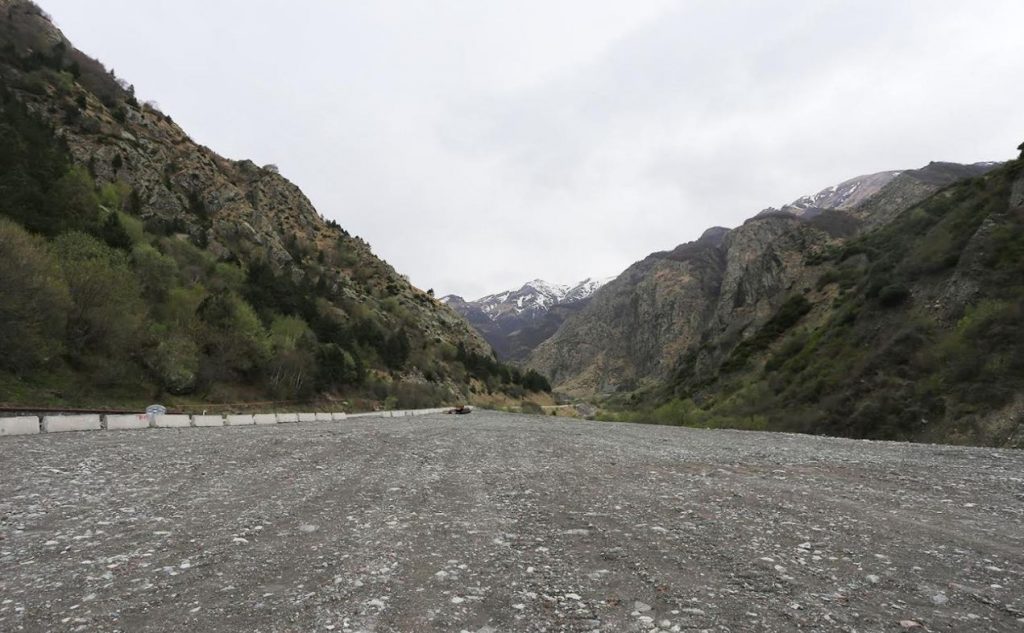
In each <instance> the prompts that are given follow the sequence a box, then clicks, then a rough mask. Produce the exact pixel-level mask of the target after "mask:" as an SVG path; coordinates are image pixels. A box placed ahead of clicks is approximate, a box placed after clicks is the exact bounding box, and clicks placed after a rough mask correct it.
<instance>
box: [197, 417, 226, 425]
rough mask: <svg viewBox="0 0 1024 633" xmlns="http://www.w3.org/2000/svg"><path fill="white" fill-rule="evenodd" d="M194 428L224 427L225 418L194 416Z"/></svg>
mask: <svg viewBox="0 0 1024 633" xmlns="http://www.w3.org/2000/svg"><path fill="white" fill-rule="evenodd" d="M192 425H193V426H224V416H222V415H193V416H192Z"/></svg>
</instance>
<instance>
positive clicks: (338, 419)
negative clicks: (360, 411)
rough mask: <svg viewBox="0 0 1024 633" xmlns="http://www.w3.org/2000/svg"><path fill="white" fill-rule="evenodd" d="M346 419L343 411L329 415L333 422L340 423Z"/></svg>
mask: <svg viewBox="0 0 1024 633" xmlns="http://www.w3.org/2000/svg"><path fill="white" fill-rule="evenodd" d="M346 417H347V416H346V415H345V412H344V411H335V412H334V413H332V414H331V419H332V420H334V421H335V422H341V421H342V420H344V419H345V418H346Z"/></svg>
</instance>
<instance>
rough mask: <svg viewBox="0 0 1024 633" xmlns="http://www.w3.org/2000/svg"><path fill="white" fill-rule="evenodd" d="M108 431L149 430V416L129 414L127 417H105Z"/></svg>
mask: <svg viewBox="0 0 1024 633" xmlns="http://www.w3.org/2000/svg"><path fill="white" fill-rule="evenodd" d="M103 419H104V420H106V422H107V430H108V431H124V430H127V429H148V428H149V416H148V415H146V414H145V413H128V414H125V415H105V416H103Z"/></svg>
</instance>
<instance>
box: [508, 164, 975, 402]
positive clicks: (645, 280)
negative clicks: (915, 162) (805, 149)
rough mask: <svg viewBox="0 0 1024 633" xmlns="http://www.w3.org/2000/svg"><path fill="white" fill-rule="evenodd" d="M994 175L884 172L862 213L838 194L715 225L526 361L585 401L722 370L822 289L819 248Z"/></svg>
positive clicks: (570, 323) (611, 288)
mask: <svg viewBox="0 0 1024 633" xmlns="http://www.w3.org/2000/svg"><path fill="white" fill-rule="evenodd" d="M991 168H992V165H988V164H984V165H974V166H965V165H951V164H947V163H933V164H930V165H928V166H926V167H924V168H922V169H919V170H911V171H905V172H902V173H899V174H896V175H892V177H888V176H886V177H881V176H878V175H874V176H871V177H867V178H868V180H869V181H870V182H874V183H875V184H877V183H878V182H879V181H880V180H885V181H886V182H885V184H884V185H883V186H880V187H873V188H874V193H873V194H872V195H869V196H866V197H863V198H860V200H859V203H858V204H857V205H856V206H854V207H852V208H840V207H844V205H843V204H842V203H841V202H839V203H837V201H840V200H843V201H845V200H850V199H851V196H845V197H844V196H838V197H836V196H833V197H832V198H831V201H832V203H834V204H835V208H825V207H827V206H828V204H827V202H828V200H826V199H825V198H826V197H825V196H820V195H819V196H815V197H814V198H817V199H818V203H817V204H818V205H819V206H817V207H815V209H816V211H815V212H814V213H811V214H806V213H805V214H801V215H796V214H794V213H793V212H789V211H783V210H773V211H771V212H767V213H766V212H762V213H761V214H759V215H758V216H756V217H754V218H752V219H751V220H748V221H747V222H746V223H744V224H743V225H742V226H740V227H738V228H736V229H732V230H727V229H722V228H715V229H711V230H709V231H707V232H706V233H705V234H704V235H703V236H702V237H701V238H700V239H699V240H697V241H696V242H692V243H689V244H684V245H682V246H679V247H677V248H676V249H674V250H672V251H666V252H661V253H654V254H652V255H650V256H648V257H647V258H645V259H644V260H642V261H640V262H637V263H636V264H634V265H633V266H631V267H630V268H628V269H627V270H626V271H625V272H624V273H623V274H622V275H620V276H619V277H618V278H616V279H615V280H614V281H612V282H610V283H609V284H608V285H606V286H605V287H603V288H602V289H600V290H599V291H598V292H597V293H595V294H594V296H593V298H592V299H591V301H590V303H589V304H588V305H587V306H586V307H585V308H584V309H583V310H581V311H580V312H579V313H578V314H576V315H574V316H572V317H570V318H569V319H568V320H567V321H566V322H565V323H564V324H563V326H562V327H561V329H559V331H558V332H557V333H556V334H555V335H554V336H552V337H551V338H550V339H548V340H547V341H546V342H544V343H543V344H541V345H540V346H539V347H538V348H537V349H536V350H535V351H534V353H533V354H532V355H531V356H530V359H529V360H528V363H527V366H529V367H532V368H535V369H537V370H538V371H540V372H541V373H544V374H545V375H547V376H549V377H550V378H551V380H552V384H554V385H555V387H556V388H557V389H559V390H561V391H563V392H566V393H569V394H572V395H579V396H586V395H594V394H611V393H616V392H628V391H632V390H634V389H637V388H640V387H644V386H649V385H656V384H660V383H661V382H662V381H664V380H666V379H667V378H669V376H670V375H672V373H673V372H674V371H675V369H676V367H677V365H678V364H679V362H680V359H683V358H687V359H691V360H690V361H689V362H691V364H693V365H694V366H695V367H697V368H698V369H701V370H703V369H704V368H714V367H717V365H718V363H720V362H722V360H723V358H724V356H725V355H726V354H727V353H728V352H729V351H730V350H731V349H732V348H733V347H735V346H736V345H737V344H739V342H740V341H741V340H743V339H745V338H747V337H750V336H752V335H753V333H754V332H756V331H758V329H759V328H761V327H762V326H763V325H764V324H765V323H766V322H768V320H769V319H770V318H772V316H773V315H774V314H775V313H776V311H777V310H778V309H779V308H780V306H782V305H783V303H784V302H785V301H786V299H787V297H788V296H789V295H790V294H792V293H793V292H800V291H802V290H805V289H811V288H813V287H814V285H815V283H816V280H817V279H818V276H819V272H818V270H817V268H816V264H815V258H817V257H820V253H824V252H826V251H827V250H828V249H830V248H835V247H838V246H839V245H841V244H843V243H845V242H846V241H847V240H849V239H851V238H852V237H853V236H855V235H857V234H859V233H860V232H862V231H865V230H869V229H870V228H871V227H872V226H874V225H875V224H879V223H881V224H884V222H885V221H887V220H888V219H891V218H892V217H893V216H895V215H896V214H897V213H898V212H899V210H901V209H905V208H907V207H908V206H909V205H911V204H913V203H915V202H919V201H921V200H923V199H925V198H926V197H928V196H929V195H931V194H933V193H935V192H936V191H938V190H940V189H941V188H942V187H943V186H946V185H948V184H950V183H952V182H955V181H956V180H958V179H961V178H965V177H969V176H972V175H977V174H981V173H984V172H985V171H987V170H989V169H991ZM848 182H852V181H848ZM835 189H838V188H832V190H833V191H834V190H835ZM826 191H828V190H826ZM814 198H810V199H814ZM798 202H799V201H798ZM797 206H798V204H797V203H794V205H789V207H790V208H796V207H797ZM879 218H882V219H881V220H880V219H879Z"/></svg>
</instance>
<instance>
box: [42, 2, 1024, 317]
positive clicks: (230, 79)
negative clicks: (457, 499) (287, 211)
mask: <svg viewBox="0 0 1024 633" xmlns="http://www.w3.org/2000/svg"><path fill="white" fill-rule="evenodd" d="M43 4H44V8H46V9H47V10H48V11H50V12H51V13H52V14H53V15H54V16H55V19H56V20H57V22H58V24H60V25H61V26H62V27H63V28H64V29H65V31H66V32H67V34H68V35H69V37H71V38H72V40H74V41H75V42H76V43H77V44H78V45H79V46H80V47H82V48H83V49H84V50H86V51H87V52H90V53H92V54H94V55H96V56H98V57H99V58H100V59H101V60H103V61H104V62H105V63H106V64H107V65H108V66H111V67H113V68H115V69H117V71H118V74H119V75H121V76H124V77H126V78H128V79H129V80H130V81H132V82H134V83H135V85H136V88H137V91H138V94H139V96H140V97H141V98H143V99H156V100H158V101H159V102H160V103H161V105H162V107H163V108H164V109H165V110H166V111H167V112H168V113H170V114H171V115H173V116H174V117H175V119H176V120H178V121H179V122H180V123H182V125H183V126H184V127H185V128H186V130H188V131H189V132H190V133H192V134H193V136H194V137H195V138H196V139H197V140H198V141H199V142H202V143H204V144H207V145H209V146H210V147H212V148H214V149H215V150H217V151H219V152H221V153H223V154H225V155H227V156H229V157H233V158H242V157H251V158H253V159H254V160H256V161H257V162H273V163H276V164H278V165H279V166H280V167H281V170H282V172H283V173H284V174H285V175H286V176H288V177H290V178H291V179H293V180H294V181H295V182H296V183H297V184H299V186H301V187H302V188H303V189H304V190H305V191H306V193H307V194H308V195H309V196H310V198H311V199H312V200H313V202H314V204H316V205H317V208H318V209H319V210H320V211H321V213H323V214H324V215H326V216H327V217H331V218H334V219H337V220H338V221H339V222H340V223H341V224H342V225H343V226H345V227H346V228H348V229H349V230H350V231H352V232H354V233H356V234H359V235H361V236H363V237H365V238H366V239H367V240H368V241H369V242H370V243H371V244H372V245H373V247H374V249H375V251H376V252H377V253H378V254H381V255H382V256H384V257H385V258H386V259H387V260H388V261H390V262H391V263H392V264H394V265H395V266H396V268H398V269H399V270H400V271H402V272H404V273H406V274H409V275H410V277H411V279H412V280H413V282H414V283H416V284H417V285H419V286H421V287H424V288H426V287H434V288H435V289H436V290H438V291H439V292H444V293H447V292H458V293H460V294H464V295H466V296H470V297H475V296H479V295H481V294H484V293H485V292H490V291H494V290H498V289H502V288H505V287H508V286H512V285H515V284H517V283H520V282H522V281H524V280H526V279H530V278H533V277H543V278H546V279H550V280H552V281H561V282H565V281H574V280H578V279H582V278H583V277H587V276H606V275H611V274H615V273H617V272H620V271H621V270H622V269H624V268H625V267H626V266H628V265H629V264H630V263H631V262H633V261H634V260H636V259H639V258H641V257H643V256H645V255H646V254H647V253H649V252H651V251H654V250H662V249H666V248H671V247H672V246H674V245H675V244H677V243H679V242H683V241H687V240H690V239H693V238H695V237H696V236H698V235H699V234H700V233H701V232H702V231H703V229H705V228H706V227H707V226H710V225H712V224H720V225H727V226H728V225H735V224H737V223H739V222H741V221H742V220H743V219H744V218H746V217H748V216H749V215H751V214H752V213H754V212H756V211H758V210H759V209H761V208H763V207H765V206H768V205H776V206H777V205H779V204H782V203H785V202H788V201H789V200H792V199H794V198H796V197H798V196H800V195H803V194H805V193H811V192H814V191H816V190H818V189H820V188H823V187H825V186H828V185H830V184H833V183H835V182H838V181H841V180H844V179H846V178H848V177H851V176H854V175H857V174H860V173H867V172H873V171H879V170H883V169H893V168H905V167H915V166H919V165H922V164H924V163H926V162H928V161H929V160H956V161H963V162H969V161H977V160H994V159H1004V158H1008V157H1010V156H1011V155H1012V153H1013V151H1012V148H1013V147H1014V146H1016V144H1017V143H1019V142H1020V140H1022V139H1021V138H1018V137H1019V136H1021V135H1022V134H1024V111H1022V110H1021V109H1020V107H1019V104H1020V103H1021V102H1022V101H1024V84H1022V83H1021V82H1020V78H1021V77H1024V43H1022V40H1021V38H1020V37H1019V33H1018V30H1019V25H1020V24H1024V5H1022V4H1021V3H1019V2H1017V1H1015V0H1002V1H1000V0H995V1H992V2H987V3H985V4H984V6H983V7H981V6H978V5H970V4H968V3H962V2H953V1H950V0H928V1H924V0H909V1H906V2H899V3H892V2H881V1H879V0H868V1H862V2H858V3H850V2H837V1H821V0H815V1H813V2H812V1H809V0H808V1H803V2H770V3H768V2H763V1H754V0H741V1H738V2H730V3H722V2H711V1H709V0H700V1H695V2H688V3H685V4H683V3H673V2H669V1H667V0H649V1H645V2H630V3H620V2H603V1H598V0H590V1H583V0H571V1H559V2H549V1H540V0H530V1H517V2H497V1H496V2H488V3H476V2H459V1H455V0H450V1H427V0H422V1H408V2H388V1H384V2H374V3H358V2H329V1H327V0H320V1H314V0H306V1H302V2H291V3H283V2H273V1H270V0H265V1H249V2H240V1H238V0H230V1H228V0H219V1H218V2H216V3H210V2H200V1H199V0H181V1H176V2H170V1H167V0H161V1H159V2H156V1H153V2H144V3H143V2H134V3H128V2H118V1H117V0H95V1H94V2H89V3H81V2H75V1H73V0H44V1H43ZM1022 138H1024V137H1022ZM452 238H455V239H457V241H458V244H459V248H458V249H452V248H447V247H446V242H447V241H448V240H450V239H452Z"/></svg>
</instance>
